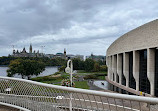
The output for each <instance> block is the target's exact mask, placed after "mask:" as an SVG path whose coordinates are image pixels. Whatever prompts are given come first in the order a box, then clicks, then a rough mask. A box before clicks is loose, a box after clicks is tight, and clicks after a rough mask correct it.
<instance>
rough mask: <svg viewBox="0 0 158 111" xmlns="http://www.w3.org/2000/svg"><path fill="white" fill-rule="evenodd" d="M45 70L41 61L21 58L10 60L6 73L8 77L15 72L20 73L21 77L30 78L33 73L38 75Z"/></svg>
mask: <svg viewBox="0 0 158 111" xmlns="http://www.w3.org/2000/svg"><path fill="white" fill-rule="evenodd" d="M44 70H45V64H44V63H43V62H41V61H35V60H29V59H28V60H23V59H15V60H13V61H11V62H10V64H9V69H8V70H7V73H8V75H7V76H9V77H12V76H14V75H15V74H18V75H21V76H22V78H24V77H25V76H26V77H27V78H28V79H30V77H31V76H33V75H36V76H37V75H39V74H40V73H41V72H43V71H44Z"/></svg>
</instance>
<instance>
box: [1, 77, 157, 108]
mask: <svg viewBox="0 0 158 111" xmlns="http://www.w3.org/2000/svg"><path fill="white" fill-rule="evenodd" d="M0 105H5V106H9V107H13V108H16V109H19V110H21V111H157V109H158V98H153V97H143V96H135V95H125V94H118V93H110V92H101V91H93V90H86V89H79V88H72V87H64V86H57V85H51V84H45V83H39V82H35V81H30V80H24V79H19V78H10V77H0Z"/></svg>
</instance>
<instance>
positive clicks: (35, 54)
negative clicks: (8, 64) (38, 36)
mask: <svg viewBox="0 0 158 111" xmlns="http://www.w3.org/2000/svg"><path fill="white" fill-rule="evenodd" d="M9 56H11V57H43V56H44V54H43V53H39V50H38V51H37V52H36V51H35V50H34V51H33V49H32V44H30V47H29V52H27V51H26V49H25V47H24V48H23V50H22V51H19V50H15V49H13V54H12V55H9Z"/></svg>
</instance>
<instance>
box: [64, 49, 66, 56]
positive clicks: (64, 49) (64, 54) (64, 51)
mask: <svg viewBox="0 0 158 111" xmlns="http://www.w3.org/2000/svg"><path fill="white" fill-rule="evenodd" d="M64 55H65V56H66V49H65V48H64Z"/></svg>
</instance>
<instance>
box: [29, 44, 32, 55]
mask: <svg viewBox="0 0 158 111" xmlns="http://www.w3.org/2000/svg"><path fill="white" fill-rule="evenodd" d="M29 53H32V44H30V49H29Z"/></svg>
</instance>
